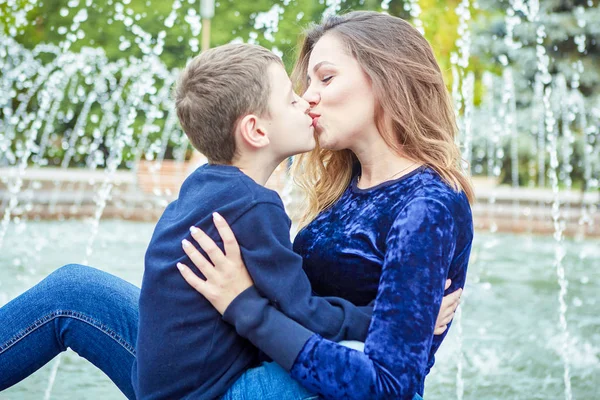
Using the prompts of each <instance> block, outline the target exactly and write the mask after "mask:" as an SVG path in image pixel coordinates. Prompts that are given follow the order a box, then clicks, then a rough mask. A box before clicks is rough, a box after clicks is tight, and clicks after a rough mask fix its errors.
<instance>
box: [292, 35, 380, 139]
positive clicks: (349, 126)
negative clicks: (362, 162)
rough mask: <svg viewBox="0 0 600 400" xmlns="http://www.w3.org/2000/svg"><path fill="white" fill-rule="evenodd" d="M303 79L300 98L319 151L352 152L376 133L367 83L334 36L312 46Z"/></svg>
mask: <svg viewBox="0 0 600 400" xmlns="http://www.w3.org/2000/svg"><path fill="white" fill-rule="evenodd" d="M307 78H308V88H307V90H306V92H305V93H304V95H303V96H302V97H303V98H304V99H305V100H306V101H308V102H309V104H310V106H311V110H310V115H311V116H312V117H313V124H314V126H315V134H316V135H317V137H318V139H319V143H320V145H321V147H323V148H325V149H329V150H342V149H354V148H356V147H357V146H360V142H361V141H365V140H368V138H369V137H370V135H372V134H373V133H377V128H376V126H375V116H374V112H375V97H374V95H373V90H372V88H371V82H370V80H369V78H368V77H367V75H366V74H365V72H364V71H363V70H362V68H361V67H360V65H359V64H358V61H357V60H356V59H355V58H354V57H352V56H351V55H350V54H348V51H347V50H346V49H345V46H344V44H343V42H342V41H341V40H340V39H338V38H337V37H336V36H335V35H334V34H326V35H324V36H323V37H322V38H321V39H320V40H319V41H318V42H317V43H316V44H315V46H314V48H313V50H312V52H311V54H310V59H309V63H308V77H307Z"/></svg>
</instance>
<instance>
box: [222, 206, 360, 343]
mask: <svg viewBox="0 0 600 400" xmlns="http://www.w3.org/2000/svg"><path fill="white" fill-rule="evenodd" d="M290 225H291V221H290V219H289V218H288V216H287V214H286V213H285V210H284V209H283V207H281V206H279V205H277V204H273V203H259V204H257V205H255V206H254V207H252V208H251V209H250V210H249V211H248V212H246V213H245V214H244V215H242V216H241V217H240V218H239V219H238V220H237V221H235V222H234V223H233V224H232V230H233V231H234V232H235V233H236V235H240V236H238V239H239V240H238V241H239V243H240V250H241V253H242V258H243V259H244V262H245V264H246V267H247V268H248V272H249V273H250V275H251V276H252V279H253V280H254V284H255V286H256V289H258V292H259V293H260V294H262V295H263V296H264V297H266V298H267V299H268V300H270V302H271V303H272V304H273V305H274V306H275V307H276V308H277V309H279V310H280V311H282V312H283V313H284V314H285V315H287V316H288V317H290V318H291V319H293V320H294V321H296V322H298V323H299V324H300V325H302V326H304V327H306V328H307V329H309V330H310V331H312V332H316V333H318V334H319V335H321V336H323V337H325V338H327V339H330V340H333V341H336V342H337V341H340V340H344V339H346V340H359V341H363V342H364V340H365V339H366V336H367V331H368V329H369V324H370V321H371V315H372V307H371V308H369V307H356V306H355V305H354V304H352V303H351V302H349V301H347V300H344V299H341V298H337V297H326V298H325V297H318V296H314V295H313V292H312V288H311V285H310V282H309V280H308V277H307V276H306V273H305V272H304V269H303V268H302V257H300V256H299V255H298V254H296V253H295V252H294V251H293V249H292V243H291V241H290ZM237 227H239V229H236V228H237ZM232 312H235V304H234V305H233V307H232V306H230V307H228V309H227V310H226V313H232Z"/></svg>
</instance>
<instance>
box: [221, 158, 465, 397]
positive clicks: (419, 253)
mask: <svg viewBox="0 0 600 400" xmlns="http://www.w3.org/2000/svg"><path fill="white" fill-rule="evenodd" d="M356 181H357V179H356V176H355V177H354V178H353V180H352V182H351V184H350V186H349V187H348V188H347V189H346V191H345V192H344V194H343V195H342V197H341V198H340V199H339V200H338V201H337V202H336V203H335V204H334V205H333V206H332V207H330V208H329V209H327V210H326V211H324V212H322V213H321V214H320V215H319V216H317V218H316V219H315V220H314V221H312V222H311V223H310V224H309V225H308V226H307V227H306V228H305V229H303V230H302V231H300V232H299V234H298V236H297V237H296V240H295V243H294V249H295V250H296V252H297V253H298V254H300V255H301V256H302V257H303V259H304V268H305V270H306V272H307V274H308V277H309V279H310V280H311V283H312V284H313V288H314V290H315V291H316V292H317V293H318V294H319V295H322V296H340V297H344V298H346V299H348V300H350V301H352V302H354V303H355V304H367V303H369V302H370V301H371V300H373V299H376V301H375V307H374V310H373V318H372V322H371V325H370V327H369V333H368V336H367V339H366V342H365V351H364V353H363V352H360V351H356V350H352V349H349V348H346V347H343V346H341V345H339V344H337V343H335V342H333V341H330V340H327V338H323V337H322V336H321V335H318V333H317V332H314V331H311V330H310V328H306V327H303V326H301V325H300V324H298V323H296V322H294V321H292V320H291V319H290V318H288V317H287V316H285V315H284V314H283V313H281V312H279V311H278V310H276V309H275V308H274V307H272V306H270V305H269V304H268V301H267V300H266V299H264V298H262V297H261V296H260V293H259V292H258V291H257V290H256V288H249V289H248V290H246V291H245V292H243V293H242V294H240V296H238V297H237V298H236V299H235V300H234V301H233V302H232V303H231V305H230V306H229V307H228V308H227V310H226V311H225V315H224V318H225V319H226V320H227V321H229V322H230V323H232V324H234V325H235V327H236V329H237V331H238V332H239V333H240V334H241V335H242V336H244V337H247V338H248V339H249V340H250V341H252V342H253V343H254V344H255V345H256V346H257V347H259V348H260V349H262V350H263V351H265V353H267V354H268V355H269V356H270V357H272V358H273V360H275V361H277V362H278V363H279V364H280V365H281V366H283V367H284V368H286V369H288V370H290V372H291V374H292V377H294V378H295V379H296V380H298V381H299V382H300V383H302V385H303V386H305V387H306V388H308V389H309V390H311V391H313V392H315V393H320V394H321V395H322V396H323V397H325V398H328V399H360V400H368V399H412V398H413V396H414V394H415V393H419V394H421V395H422V394H423V389H424V380H425V376H426V375H427V374H428V372H429V370H430V369H431V367H432V366H433V363H434V354H435V352H436V351H437V349H438V348H439V346H440V344H441V342H442V340H443V338H444V337H445V334H444V335H439V336H434V334H433V331H434V328H435V321H436V317H437V314H438V312H439V308H440V305H441V301H442V297H443V296H444V284H445V280H446V278H450V279H452V286H451V287H450V288H449V289H448V290H447V292H446V293H451V292H453V291H455V290H456V289H458V288H462V287H463V286H464V283H465V279H466V273H467V264H468V260H469V254H470V250H471V242H472V239H473V224H472V217H471V209H470V206H469V203H468V201H467V198H466V196H465V194H464V193H462V192H460V193H457V192H455V191H454V190H452V189H451V188H450V187H449V186H448V185H446V184H445V183H444V182H443V181H442V179H441V178H440V177H439V176H438V175H437V174H436V173H435V172H434V171H433V170H431V169H429V168H426V167H421V168H419V169H417V170H415V171H413V172H412V173H410V174H408V175H405V176H403V177H401V178H400V179H396V180H393V181H389V182H386V183H384V184H381V185H378V186H376V187H373V188H370V189H368V190H361V189H359V188H358V187H357V186H356ZM280 265H281V266H282V267H283V263H281V264H280ZM265 332H267V333H268V334H265ZM290 360H293V361H292V362H290Z"/></svg>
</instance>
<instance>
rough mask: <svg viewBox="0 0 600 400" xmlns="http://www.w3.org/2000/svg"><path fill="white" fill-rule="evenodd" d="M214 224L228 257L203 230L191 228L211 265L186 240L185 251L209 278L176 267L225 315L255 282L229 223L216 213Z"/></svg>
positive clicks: (179, 264) (193, 235)
mask: <svg viewBox="0 0 600 400" xmlns="http://www.w3.org/2000/svg"><path fill="white" fill-rule="evenodd" d="M213 221H214V223H215V226H216V227H217V230H218V231H219V235H220V236H221V239H222V240H223V245H224V247H225V254H223V252H222V251H221V249H220V248H219V247H218V246H217V245H216V244H215V242H214V241H213V240H212V239H211V238H210V237H209V236H208V235H207V234H206V233H204V232H203V231H202V230H200V229H198V228H196V227H191V228H190V232H191V233H192V237H193V238H194V240H196V242H198V244H199V245H200V247H201V248H202V250H204V251H205V252H206V254H208V256H209V257H210V261H212V264H211V262H210V261H208V260H207V259H206V258H204V256H203V255H202V254H201V253H200V252H199V251H198V250H197V249H196V247H194V245H192V244H191V243H190V242H189V241H187V240H184V241H183V242H182V245H183V251H185V254H187V255H188V256H189V257H190V259H191V260H192V262H193V263H194V265H195V266H196V267H197V268H198V269H199V270H200V272H202V275H204V276H205V277H206V280H203V279H201V278H199V277H198V276H197V275H196V274H194V273H193V272H192V270H190V269H189V268H188V266H186V265H184V264H182V263H178V264H177V268H178V269H179V271H180V272H181V275H182V276H183V279H185V280H186V282H187V283H189V284H190V285H191V286H192V287H193V288H194V289H196V291H198V292H199V293H200V294H201V295H203V296H204V297H205V298H206V299H207V300H208V301H209V302H210V303H211V304H212V305H213V307H215V308H216V309H217V311H218V312H219V313H221V315H223V313H225V310H226V309H227V307H229V304H231V302H232V301H233V300H234V299H235V298H236V297H237V296H238V295H239V294H240V293H242V292H243V291H244V290H246V289H248V288H249V287H250V286H252V285H253V284H254V282H253V281H252V278H251V277H250V274H249V273H248V270H247V269H246V265H245V264H244V262H243V261H242V256H241V253H240V247H239V245H238V243H237V240H236V238H235V235H234V234H233V232H232V231H231V228H230V227H229V225H228V224H227V222H225V220H224V219H223V217H221V216H220V215H219V214H217V213H214V214H213ZM213 264H214V266H213Z"/></svg>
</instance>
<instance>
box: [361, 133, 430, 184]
mask: <svg viewBox="0 0 600 400" xmlns="http://www.w3.org/2000/svg"><path fill="white" fill-rule="evenodd" d="M378 136H379V137H378V138H375V139H374V140H372V141H369V142H367V143H363V144H361V145H360V146H357V147H356V148H354V149H353V150H352V151H353V152H354V154H355V155H356V157H357V158H358V161H359V162H360V167H361V174H360V181H359V183H358V187H359V188H361V189H367V188H370V187H373V186H376V185H379V184H380V183H383V182H386V181H389V180H391V179H398V178H400V177H402V176H403V175H406V174H408V173H410V172H412V171H414V170H415V169H417V168H418V167H419V166H421V163H419V162H415V161H414V160H411V159H410V158H408V157H406V156H404V155H402V154H398V153H397V152H396V151H394V150H393V149H392V148H390V147H389V146H388V145H387V143H385V141H384V140H383V138H382V137H381V136H380V135H378Z"/></svg>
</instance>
